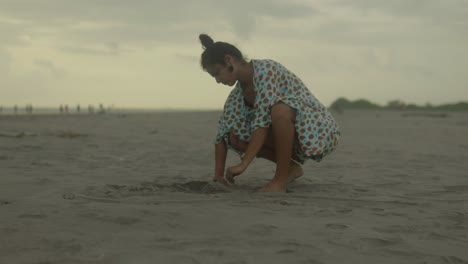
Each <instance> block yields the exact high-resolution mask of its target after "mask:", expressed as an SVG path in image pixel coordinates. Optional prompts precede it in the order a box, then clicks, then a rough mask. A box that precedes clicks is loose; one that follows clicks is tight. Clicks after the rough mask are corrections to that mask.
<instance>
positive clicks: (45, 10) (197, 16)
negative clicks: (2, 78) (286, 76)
mask: <svg viewBox="0 0 468 264" xmlns="http://www.w3.org/2000/svg"><path fill="white" fill-rule="evenodd" d="M315 13H317V11H316V10H315V9H313V8H312V7H310V6H307V5H304V4H301V3H292V2H284V1H279V0H277V1H270V0H258V1H247V0H238V1H235V2H232V1H219V0H204V1H196V0H187V1H171V0H161V1H153V0H142V1H137V2H130V1H126V0H113V1H92V0H83V1H74V0H41V1H35V0H22V1H16V0H4V1H2V2H0V18H4V19H15V20H16V21H19V22H20V23H21V24H22V26H21V27H18V28H16V30H15V32H11V35H14V36H15V37H16V38H17V39H18V38H19V36H21V35H23V36H29V37H31V38H36V39H52V40H54V39H57V38H63V39H65V40H67V41H68V42H69V43H67V46H66V47H63V48H62V50H63V51H68V52H74V53H75V52H78V53H80V52H81V53H88V54H112V52H109V50H102V49H101V48H96V45H101V44H102V43H115V44H116V45H118V46H121V47H124V46H130V45H133V46H141V45H155V44H156V43H183V42H188V41H193V39H194V38H195V39H196V37H197V35H196V33H201V32H207V31H208V32H209V31H219V30H223V29H224V31H233V32H235V34H236V35H237V37H239V38H241V39H248V38H249V37H250V36H251V35H252V33H253V32H255V29H256V24H257V20H258V18H260V17H274V18H276V19H278V20H280V21H281V20H284V21H286V20H289V19H296V18H298V17H304V16H310V15H314V14H315ZM113 51H114V52H115V51H116V50H113Z"/></svg>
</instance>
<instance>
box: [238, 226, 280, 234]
mask: <svg viewBox="0 0 468 264" xmlns="http://www.w3.org/2000/svg"><path fill="white" fill-rule="evenodd" d="M276 229H278V227H277V226H274V225H266V224H255V225H252V226H250V227H249V228H247V229H246V230H245V231H244V232H245V233H247V234H249V235H258V236H267V235H271V234H273V232H274V231H275V230H276Z"/></svg>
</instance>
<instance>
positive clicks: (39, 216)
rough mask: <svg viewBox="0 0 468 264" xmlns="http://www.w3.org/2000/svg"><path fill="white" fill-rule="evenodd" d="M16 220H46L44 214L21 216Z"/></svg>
mask: <svg viewBox="0 0 468 264" xmlns="http://www.w3.org/2000/svg"><path fill="white" fill-rule="evenodd" d="M18 218H29V219H44V218H47V215H45V214H21V215H18Z"/></svg>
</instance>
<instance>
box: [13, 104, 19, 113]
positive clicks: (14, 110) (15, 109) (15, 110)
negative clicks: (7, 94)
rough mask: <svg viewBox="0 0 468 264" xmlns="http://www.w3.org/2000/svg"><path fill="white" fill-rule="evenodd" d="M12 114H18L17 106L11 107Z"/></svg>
mask: <svg viewBox="0 0 468 264" xmlns="http://www.w3.org/2000/svg"><path fill="white" fill-rule="evenodd" d="M13 113H15V115H16V114H18V106H17V105H14V106H13Z"/></svg>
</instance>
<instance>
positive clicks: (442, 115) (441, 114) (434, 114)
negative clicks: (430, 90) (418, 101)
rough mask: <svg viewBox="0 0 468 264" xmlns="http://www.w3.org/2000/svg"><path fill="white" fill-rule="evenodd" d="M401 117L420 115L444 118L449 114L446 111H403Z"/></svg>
mask: <svg viewBox="0 0 468 264" xmlns="http://www.w3.org/2000/svg"><path fill="white" fill-rule="evenodd" d="M401 116H402V117H411V116H421V117H432V118H446V117H448V116H449V115H448V114H447V113H403V114H401Z"/></svg>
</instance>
